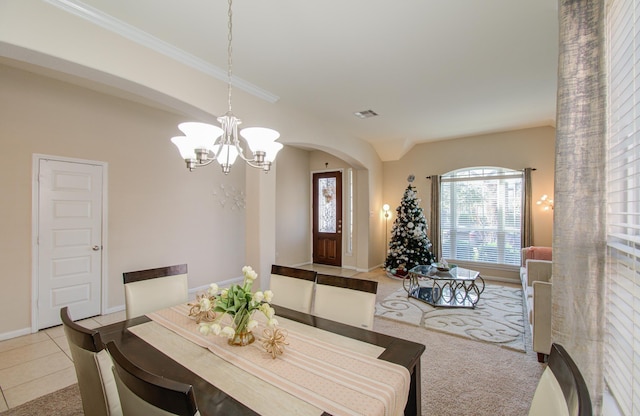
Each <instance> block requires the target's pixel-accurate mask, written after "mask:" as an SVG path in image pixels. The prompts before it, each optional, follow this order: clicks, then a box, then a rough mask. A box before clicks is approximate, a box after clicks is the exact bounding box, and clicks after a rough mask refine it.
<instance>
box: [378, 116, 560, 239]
mask: <svg viewBox="0 0 640 416" xmlns="http://www.w3.org/2000/svg"><path fill="white" fill-rule="evenodd" d="M554 163H555V129H554V128H552V127H540V128H532V129H525V130H516V131H510V132H504V133H496V134H487V135H482V136H475V137H465V138H461V139H455V140H446V141H439V142H432V143H424V144H420V145H417V146H415V147H414V148H413V149H412V150H411V151H410V152H408V153H407V154H406V155H405V156H404V157H403V158H402V159H400V160H398V161H393V162H385V163H384V173H383V174H384V180H383V182H384V191H383V195H384V197H383V198H384V202H383V203H388V204H389V205H390V206H391V211H392V216H391V217H390V218H389V221H390V224H391V223H392V222H393V220H394V219H395V218H394V213H395V208H396V207H397V206H398V205H399V204H400V201H401V199H402V194H403V192H404V190H405V188H406V187H407V184H408V182H407V177H408V176H409V175H410V174H414V175H415V176H416V179H415V181H414V185H415V186H416V188H417V191H418V197H419V198H421V200H422V202H421V206H422V208H423V210H424V212H425V215H426V216H427V222H428V223H429V216H430V213H431V209H430V206H429V205H430V195H431V189H430V187H431V181H430V180H428V179H426V177H427V176H430V175H442V174H444V173H447V172H450V171H452V170H455V169H460V168H466V167H472V166H500V167H506V168H510V169H523V168H526V167H532V168H536V169H537V170H536V171H535V172H533V175H532V176H533V177H532V192H533V198H534V200H537V199H538V198H539V197H540V196H542V194H548V195H553V172H554ZM552 231H553V213H552V212H545V211H542V210H541V209H540V207H538V206H535V207H534V209H533V236H534V244H535V245H540V246H551V241H552ZM389 232H391V227H389Z"/></svg>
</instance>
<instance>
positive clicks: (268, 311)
mask: <svg viewBox="0 0 640 416" xmlns="http://www.w3.org/2000/svg"><path fill="white" fill-rule="evenodd" d="M264 305H266V308H264V314H265V315H266V316H267V318H269V319H271V318H273V316H274V315H275V314H276V310H275V309H273V308H272V307H271V306H269V304H268V303H265V304H264Z"/></svg>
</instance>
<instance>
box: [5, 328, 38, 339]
mask: <svg viewBox="0 0 640 416" xmlns="http://www.w3.org/2000/svg"><path fill="white" fill-rule="evenodd" d="M29 334H31V328H30V327H28V328H22V329H18V330H16V331H11V332H4V333H2V334H0V341H6V340H8V339H11V338H17V337H21V336H23V335H29Z"/></svg>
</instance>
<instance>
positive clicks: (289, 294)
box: [269, 264, 316, 313]
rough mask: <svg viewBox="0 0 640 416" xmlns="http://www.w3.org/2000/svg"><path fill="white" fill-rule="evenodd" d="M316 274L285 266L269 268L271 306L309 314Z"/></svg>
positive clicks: (311, 271)
mask: <svg viewBox="0 0 640 416" xmlns="http://www.w3.org/2000/svg"><path fill="white" fill-rule="evenodd" d="M315 281H316V272H315V271H313V270H304V269H296V268H294V267H286V266H278V265H275V264H274V265H272V266H271V283H270V286H269V288H270V289H271V291H272V292H273V294H274V295H273V304H275V305H279V306H283V307H285V308H289V309H293V310H296V311H299V312H304V313H311V302H312V301H313V289H314V285H315Z"/></svg>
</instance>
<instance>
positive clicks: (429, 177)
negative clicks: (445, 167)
mask: <svg viewBox="0 0 640 416" xmlns="http://www.w3.org/2000/svg"><path fill="white" fill-rule="evenodd" d="M525 169H526V168H525ZM529 169H531V170H538V169H536V168H529ZM521 170H522V171H523V172H524V169H521ZM431 176H435V175H429V176H425V178H427V179H431Z"/></svg>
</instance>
